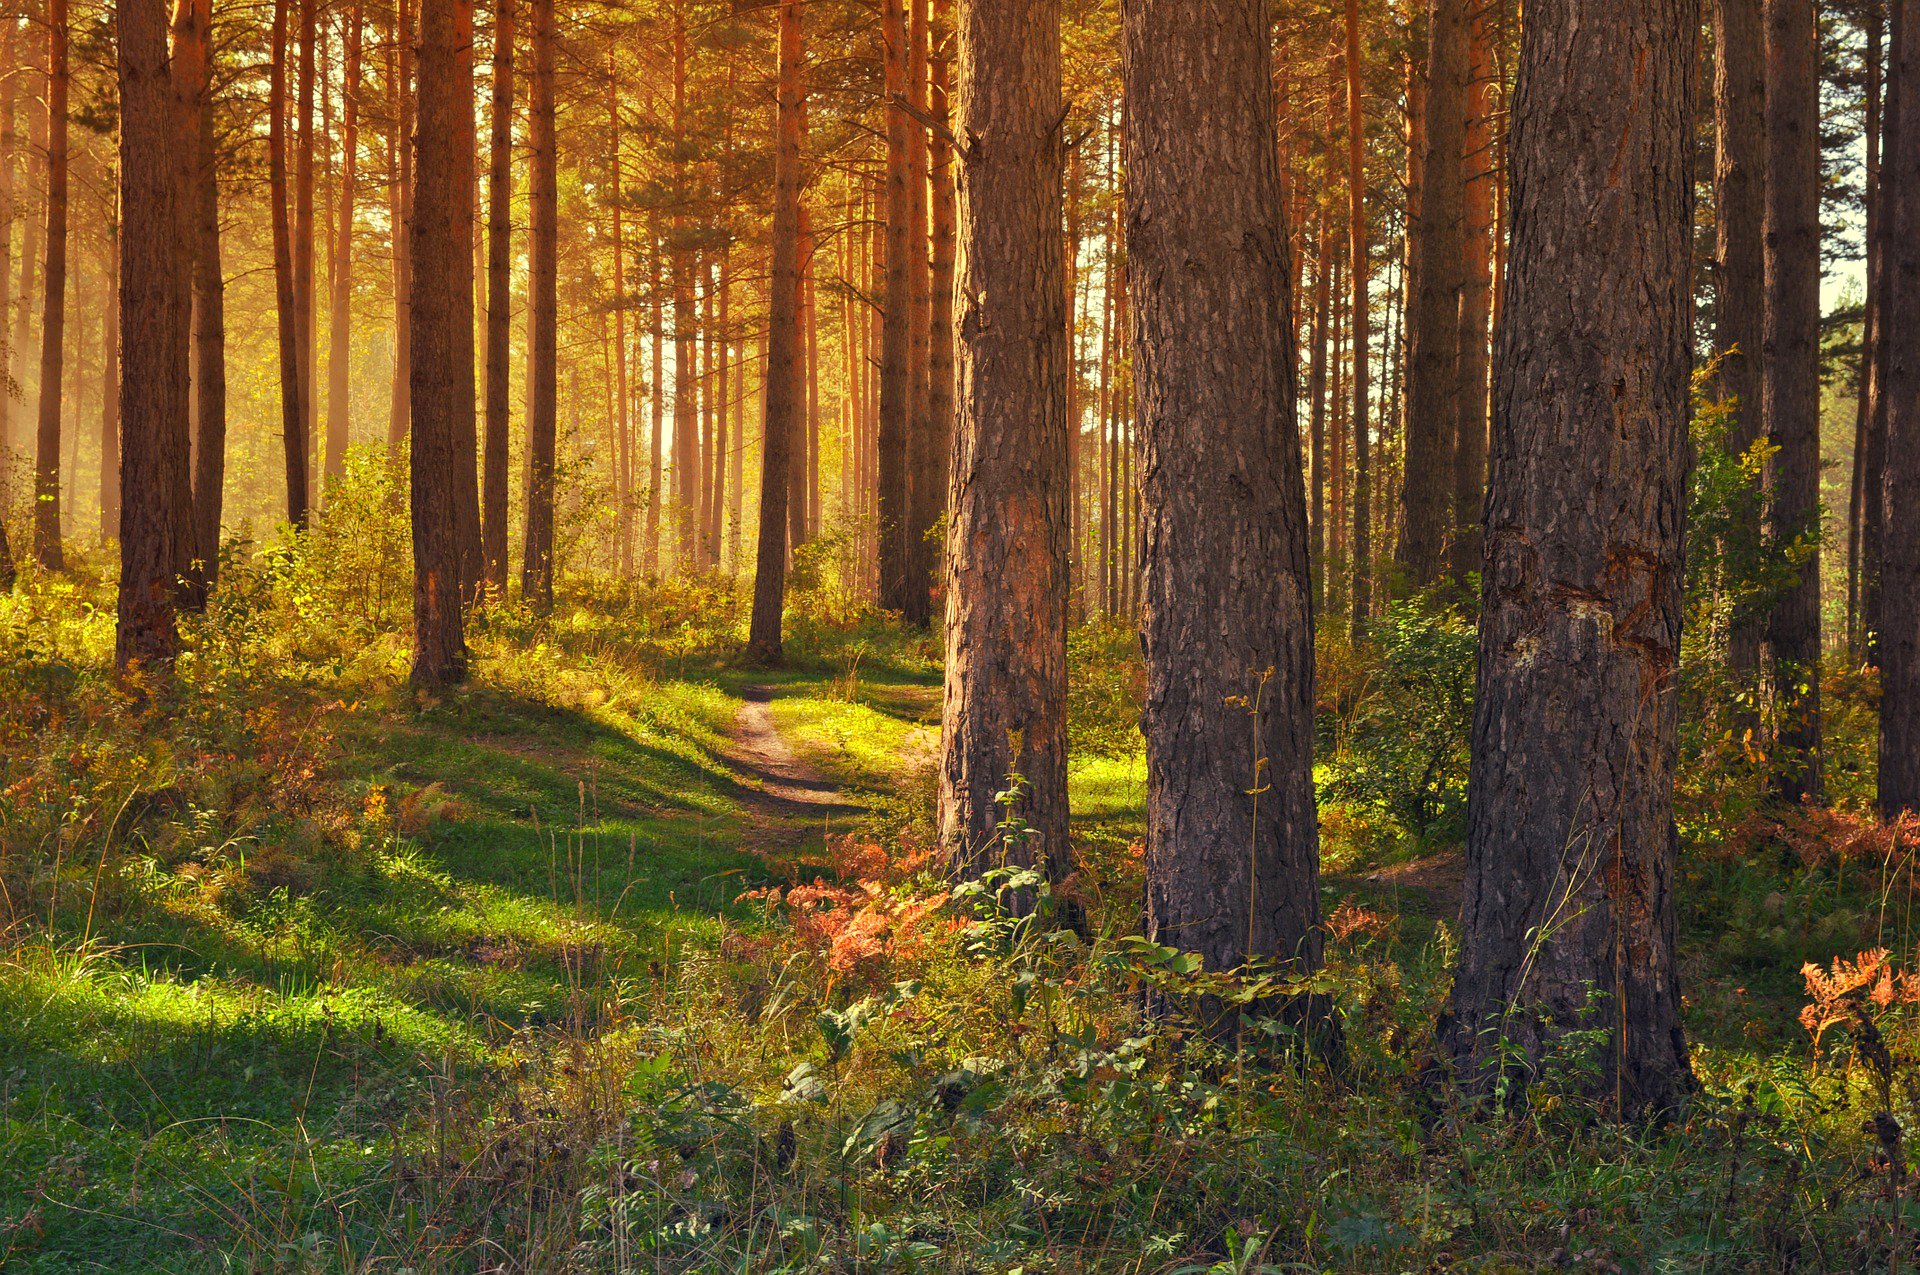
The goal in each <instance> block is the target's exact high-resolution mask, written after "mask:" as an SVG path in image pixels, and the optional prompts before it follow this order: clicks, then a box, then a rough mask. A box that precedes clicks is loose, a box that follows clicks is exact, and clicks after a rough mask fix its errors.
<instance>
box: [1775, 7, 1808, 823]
mask: <svg viewBox="0 0 1920 1275" xmlns="http://www.w3.org/2000/svg"><path fill="white" fill-rule="evenodd" d="M1766 18H1767V106H1766V129H1767V194H1766V201H1765V202H1766V266H1767V268H1766V287H1767V304H1766V329H1765V341H1764V346H1765V351H1766V356H1765V358H1764V359H1763V360H1762V364H1761V378H1760V403H1761V410H1762V412H1763V414H1764V416H1765V419H1766V426H1767V434H1768V437H1769V439H1770V440H1771V441H1772V443H1773V446H1774V447H1775V448H1776V449H1777V450H1776V451H1775V452H1774V455H1773V465H1772V470H1773V472H1772V474H1771V480H1772V481H1771V482H1770V483H1769V487H1770V488H1771V492H1772V498H1773V499H1772V507H1771V512H1772V531H1773V534H1774V536H1775V538H1776V539H1777V540H1790V539H1793V538H1794V537H1798V536H1802V535H1805V534H1807V533H1808V532H1809V531H1810V530H1817V527H1816V523H1815V520H1816V519H1817V518H1818V517H1819V503H1820V98H1819V62H1818V58H1817V56H1816V53H1817V40H1816V32H1815V23H1814V6H1813V0H1767V11H1766ZM1767 645H1768V647H1769V653H1770V654H1771V656H1772V662H1773V679H1774V685H1773V693H1774V705H1775V710H1776V713H1777V718H1778V730H1777V734H1776V737H1775V741H1774V763H1775V771H1774V791H1775V794H1776V795H1777V796H1779V797H1780V799H1781V800H1783V801H1787V802H1792V803H1799V802H1801V801H1808V800H1818V799H1819V795H1820V676H1819V668H1820V553H1819V549H1818V547H1817V546H1809V551H1808V552H1807V553H1806V555H1805V559H1804V561H1803V562H1802V563H1801V566H1800V569H1799V572H1798V576H1797V578H1796V580H1795V582H1794V584H1793V585H1792V586H1791V587H1790V588H1789V589H1788V590H1787V592H1786V593H1785V594H1784V595H1783V596H1782V597H1781V598H1780V599H1779V600H1778V601H1777V602H1775V604H1774V608H1773V613H1772V615H1770V616H1769V617H1768V619H1767Z"/></svg>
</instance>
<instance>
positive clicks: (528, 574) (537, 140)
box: [520, 0, 560, 610]
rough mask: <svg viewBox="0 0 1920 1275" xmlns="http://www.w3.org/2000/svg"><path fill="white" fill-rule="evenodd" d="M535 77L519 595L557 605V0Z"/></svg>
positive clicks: (547, 18) (543, 13) (535, 0)
mask: <svg viewBox="0 0 1920 1275" xmlns="http://www.w3.org/2000/svg"><path fill="white" fill-rule="evenodd" d="M531 13H532V25H533V30H532V33H531V34H532V44H531V46H530V47H531V52H532V54H533V74H532V76H531V77H530V78H529V79H528V81H527V116H528V125H529V127H528V130H527V132H528V141H529V150H530V151H531V155H530V157H529V162H528V186H529V190H528V201H527V260H528V269H527V294H528V295H527V308H528V318H527V499H526V506H527V533H526V544H525V545H524V546H523V547H522V553H523V554H524V555H525V556H524V558H523V559H522V562H521V570H520V595H521V597H522V599H523V600H525V602H526V603H527V604H528V605H529V606H531V607H534V608H535V609H536V610H545V609H546V608H548V607H550V606H552V605H553V481H554V447H555V442H556V432H557V429H558V424H559V419H558V414H559V407H560V400H559V381H558V379H557V378H558V376H559V358H560V326H559V318H560V310H559V305H560V300H559V242H560V239H559V224H558V220H557V217H558V207H557V205H556V203H555V200H556V197H557V194H558V190H559V162H558V156H557V155H556V154H555V151H554V101H553V61H554V48H553V45H554V14H553V0H532V6H531Z"/></svg>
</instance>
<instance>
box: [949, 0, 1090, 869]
mask: <svg viewBox="0 0 1920 1275" xmlns="http://www.w3.org/2000/svg"><path fill="white" fill-rule="evenodd" d="M941 9H942V11H943V12H942V13H941V15H940V16H941V18H942V20H943V22H944V19H945V18H946V16H947V15H946V13H945V12H944V10H945V9H946V6H945V5H944V4H942V5H941ZM957 34H958V40H959V49H958V57H959V76H958V87H959V96H958V107H959V113H958V125H959V127H958V132H959V135H960V136H962V137H966V138H968V139H970V142H969V146H970V149H969V153H968V156H967V158H966V159H965V160H964V163H965V168H966V172H965V180H964V181H963V182H962V183H961V184H960V187H961V193H960V200H959V207H958V210H957V211H958V222H959V235H960V237H961V239H962V241H963V242H962V244H961V247H960V254H959V255H960V260H961V262H962V265H961V286H960V289H959V295H960V296H962V297H963V298H965V300H964V303H963V304H962V306H961V309H960V315H959V320H960V321H959V329H960V332H961V333H962V337H963V339H962V341H961V345H960V349H959V364H958V375H959V397H958V408H959V416H958V419H957V421H956V429H955V433H954V440H953V457H952V461H953V463H952V483H951V491H950V500H951V505H952V509H953V524H952V527H951V529H950V531H949V533H948V537H947V555H946V556H947V564H946V579H947V617H946V630H947V632H946V654H947V658H946V712H945V713H944V715H943V718H942V721H943V736H944V738H943V740H942V761H941V767H940V806H939V826H940V842H941V846H942V849H943V850H944V852H945V854H946V856H947V860H948V863H949V865H950V871H951V872H952V874H953V875H954V876H956V877H960V878H971V877H975V876H978V875H979V874H980V872H981V871H982V870H984V869H986V868H988V867H991V866H996V865H998V864H1001V863H1004V862H1007V861H1012V862H1017V863H1023V864H1031V863H1035V862H1044V863H1045V864H1046V866H1047V870H1048V874H1049V875H1050V876H1051V877H1052V878H1053V879H1055V880H1061V879H1064V877H1065V876H1066V873H1067V869H1068V867H1069V866H1070V864H1071V861H1072V849H1071V847H1070V846H1069V844H1068V840H1067V721H1066V697H1067V594H1068V591H1069V590H1068V579H1067V573H1068V553H1067V531H1068V525H1069V521H1070V520H1069V515H1068V510H1067V506H1068V502H1069V500H1070V497H1071V491H1070V487H1069V482H1068V474H1067V435H1068V432H1069V430H1070V424H1069V421H1068V419H1067V376H1068V367H1069V359H1070V351H1069V348H1068V344H1067V321H1066V309H1067V292H1066V278H1065V273H1066V272H1065V261H1064V259H1063V258H1062V256H1061V252H1060V227H1061V218H1062V215H1063V210H1062V206H1061V176H1062V169H1063V166H1064V163H1065V155H1064V153H1063V150H1062V142H1063V139H1062V136H1061V131H1060V120H1061V116H1062V108H1061V47H1060V5H1059V0H962V3H961V7H960V22H959V30H958V33H957ZM945 62H946V59H945V58H944V57H942V58H941V59H940V60H939V61H938V62H937V63H936V66H937V68H938V69H937V70H936V79H935V85H936V89H935V114H936V116H940V115H943V114H944V113H945V108H946V91H945V89H946V78H947V77H946V72H945ZM943 166H944V165H943V164H942V163H941V162H940V157H939V156H938V155H936V172H938V171H939V169H940V168H941V167H943ZM948 189H949V190H951V189H952V186H951V183H950V181H949V183H948ZM937 208H938V203H937V200H936V210H937ZM941 220H942V219H941V218H940V217H939V216H936V228H937V227H938V226H939V223H940V221H941ZM948 240H949V247H948V250H947V251H948V254H949V256H948V259H949V261H951V253H952V246H951V245H952V233H951V230H949V235H948ZM934 255H935V262H936V266H935V273H936V275H938V273H939V270H940V266H939V264H938V263H939V261H940V258H941V255H942V251H941V247H940V236H939V234H938V233H936V236H935V249H934ZM948 268H949V269H950V268H951V266H949V267H948ZM934 305H935V313H936V325H937V323H938V312H939V307H940V299H939V297H938V296H937V295H936V297H935V299H934ZM937 397H938V388H937V386H936V398H937ZM1013 774H1018V775H1020V776H1021V777H1022V778H1023V779H1024V780H1025V784H1024V786H1023V787H1021V788H1020V789H1018V790H1017V791H1018V793H1019V800H1018V802H1017V804H1016V807H1015V808H1014V810H1012V811H1011V812H1009V811H1006V810H1003V809H1002V807H1001V804H1000V803H999V801H998V800H997V796H998V794H999V793H1001V792H1002V791H1003V790H1005V789H1006V788H1007V785H1008V778H1007V777H1008V776H1009V775H1013ZM1008 813H1015V814H1018V815H1019V816H1020V817H1021V818H1022V819H1024V820H1025V821H1026V823H1027V824H1028V826H1029V827H1030V828H1031V829H1032V830H1033V834H1034V836H1033V838H1032V840H1030V841H1021V842H1018V843H1014V844H1007V843H1005V842H1003V841H1001V840H1000V839H999V836H998V830H999V828H1000V826H1001V825H1002V823H1003V820H1004V817H1005V815H1006V814H1008Z"/></svg>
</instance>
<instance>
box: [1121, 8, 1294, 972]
mask: <svg viewBox="0 0 1920 1275" xmlns="http://www.w3.org/2000/svg"><path fill="white" fill-rule="evenodd" d="M1267 16H1268V15H1267V5H1266V4H1265V3H1264V0H1178V2H1174V0H1152V2H1150V3H1142V4H1138V5H1132V6H1129V8H1128V11H1127V13H1126V16H1125V19H1124V22H1123V44H1122V47H1123V73H1124V83H1125V91H1126V103H1127V110H1128V113H1129V120H1128V126H1127V136H1126V145H1127V168H1126V171H1127V182H1128V192H1127V193H1128V200H1127V221H1128V237H1127V243H1128V250H1129V254H1130V255H1129V263H1128V270H1129V275H1128V282H1129V286H1130V288H1131V289H1132V295H1133V300H1134V304H1135V306H1136V317H1135V320H1134V330H1133V339H1134V351H1135V374H1136V384H1137V385H1138V388H1139V400H1138V401H1139V408H1140V423H1141V428H1142V448H1141V450H1142V455H1143V458H1144V460H1145V472H1146V486H1145V519H1146V525H1145V529H1144V531H1145V534H1144V536H1143V544H1144V552H1145V568H1146V577H1145V585H1146V589H1145V599H1144V602H1145V607H1144V612H1145V614H1144V621H1143V625H1144V627H1143V635H1142V645H1143V647H1144V650H1145V655H1146V666H1147V695H1146V711H1145V715H1144V724H1145V731H1146V737H1147V932H1148V934H1149V935H1150V936H1152V937H1153V938H1154V940H1155V941H1156V942H1160V943H1166V944H1170V945H1172V946H1175V947H1179V948H1182V949H1184V950H1186V951H1190V952H1197V953H1199V954H1200V955H1201V956H1202V957H1204V959H1205V961H1206V964H1207V967H1208V968H1209V969H1214V970H1221V969H1230V968H1232V967H1235V966H1238V965H1241V964H1242V963H1244V962H1245V961H1247V960H1248V959H1249V958H1252V957H1260V958H1271V959H1276V960H1278V961H1281V962H1283V963H1287V964H1289V965H1291V966H1292V967H1293V968H1295V969H1302V970H1304V969H1311V968H1313V967H1315V966H1317V965H1318V964H1319V962H1320V952H1321V942H1322V935H1321V928H1320V884H1319V834H1318V829H1317V818H1316V815H1315V809H1314V796H1313V784H1312V777H1311V773H1310V765H1311V754H1312V747H1313V704H1314V685H1313V680H1314V671H1313V615H1312V586H1311V582H1310V579H1309V574H1308V567H1307V527H1306V493H1305V489H1304V486H1303V483H1302V477H1301V471H1300V440H1299V433H1298V429H1297V427H1296V425H1295V421H1294V407H1295V405H1294V386H1293V384H1292V377H1291V369H1292V355H1291V351H1290V350H1289V346H1290V344H1291V342H1292V334H1291V333H1290V332H1289V330H1288V322H1287V319H1288V315H1289V314H1290V312H1291V305H1290V299H1289V297H1288V296H1287V279H1288V274H1289V271H1288V270H1287V268H1286V259H1287V258H1286V253H1287V236H1286V227H1285V213H1284V210H1283V209H1282V208H1281V206H1280V204H1279V200H1278V192H1279V173H1278V154H1277V151H1278V147H1277V145H1276V136H1275V124H1274V110H1273V85H1272V70H1271V54H1270V48H1269V42H1268V37H1267Z"/></svg>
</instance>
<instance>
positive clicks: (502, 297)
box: [480, 0, 626, 597]
mask: <svg viewBox="0 0 1920 1275" xmlns="http://www.w3.org/2000/svg"><path fill="white" fill-rule="evenodd" d="M516 3H517V0H493V120H492V130H491V136H490V138H489V142H488V145H489V153H488V165H487V386H486V394H487V423H486V441H485V443H484V447H483V450H484V453H485V456H484V460H483V462H482V465H481V472H482V477H481V488H482V490H481V496H482V500H481V516H482V519H483V521H482V523H481V527H480V541H481V545H480V551H481V556H482V557H483V558H484V559H485V560H486V583H487V586H488V587H489V588H490V589H492V590H493V591H494V592H495V593H497V594H499V595H501V596H503V597H504V596H505V595H506V592H507V571H508V566H507V483H508V476H507V467H508V464H509V463H510V462H509V460H508V455H507V452H508V429H509V427H510V424H511V421H510V417H511V411H512V409H511V408H510V407H509V405H508V395H509V393H510V392H511V385H510V376H511V366H512V359H513V42H514V39H515V37H516V36H517V34H518V33H517V32H516V31H515V30H514V25H515V23H514V19H515V16H516V15H515V12H514V5H515V4H516ZM617 153H618V152H617V151H616V155H617ZM614 185H615V192H614V198H615V199H616V200H618V198H619V190H618V187H619V178H618V176H617V174H616V176H615V178H614ZM618 215H619V214H618V213H616V214H615V216H616V217H617V216H618ZM614 269H615V272H616V273H617V272H618V270H619V264H618V262H617V260H616V263H615V267H614ZM620 313H621V314H623V315H624V314H625V311H624V310H623V311H621V312H620ZM620 367H621V370H622V373H623V375H622V377H621V387H622V394H621V397H622V401H623V402H624V401H625V385H626V378H625V376H624V372H625V369H626V360H625V358H624V355H623V357H622V359H621V363H620ZM622 410H623V411H624V410H625V409H624V408H623V409H622ZM621 516H622V518H623V519H624V518H625V516H626V515H625V513H624V512H623V513H622V515H621ZM622 525H623V526H624V525H625V524H624V522H623V524H622ZM622 544H623V545H624V544H625V540H624V538H623V540H622Z"/></svg>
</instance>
